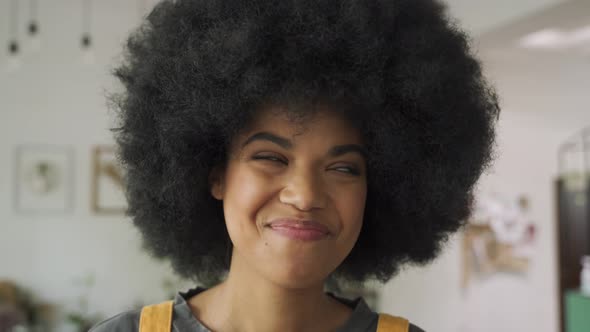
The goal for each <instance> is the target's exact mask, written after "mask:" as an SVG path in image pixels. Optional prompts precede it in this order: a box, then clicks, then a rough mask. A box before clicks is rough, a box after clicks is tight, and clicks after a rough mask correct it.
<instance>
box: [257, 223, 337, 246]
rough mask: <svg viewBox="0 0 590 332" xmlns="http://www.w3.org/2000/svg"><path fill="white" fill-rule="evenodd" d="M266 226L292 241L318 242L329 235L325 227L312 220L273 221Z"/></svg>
mask: <svg viewBox="0 0 590 332" xmlns="http://www.w3.org/2000/svg"><path fill="white" fill-rule="evenodd" d="M267 226H268V227H270V229H271V230H273V231H274V232H276V233H277V234H279V235H282V236H285V237H288V238H291V239H294V240H302V241H318V240H321V239H323V238H325V237H327V236H328V235H329V234H330V231H329V230H328V228H327V227H326V226H324V225H322V224H320V223H318V222H316V221H312V220H299V219H285V218H283V219H275V220H273V221H271V222H270V223H269V224H268V225H267Z"/></svg>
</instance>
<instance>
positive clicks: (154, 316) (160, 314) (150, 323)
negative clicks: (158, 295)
mask: <svg viewBox="0 0 590 332" xmlns="http://www.w3.org/2000/svg"><path fill="white" fill-rule="evenodd" d="M173 304H174V302H173V301H166V302H162V303H160V304H152V305H148V306H145V307H143V308H142V309H141V316H140V318H139V332H170V331H171V329H172V306H173Z"/></svg>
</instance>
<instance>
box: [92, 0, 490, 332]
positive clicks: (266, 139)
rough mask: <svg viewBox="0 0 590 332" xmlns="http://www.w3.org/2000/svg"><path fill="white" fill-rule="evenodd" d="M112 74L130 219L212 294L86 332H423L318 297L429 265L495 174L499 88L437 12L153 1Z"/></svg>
mask: <svg viewBox="0 0 590 332" xmlns="http://www.w3.org/2000/svg"><path fill="white" fill-rule="evenodd" d="M116 75H117V77H118V78H119V79H120V80H121V81H122V82H123V84H124V87H125V89H124V92H123V93H121V94H119V95H117V96H116V98H115V101H116V103H117V105H118V107H119V110H120V113H119V120H120V126H119V127H118V128H117V129H116V139H117V143H118V146H119V150H120V157H121V160H122V162H123V165H124V167H125V169H126V189H127V197H128V201H129V215H130V216H131V217H132V219H133V222H134V224H135V225H136V226H137V227H138V229H139V230H140V231H141V233H142V235H143V239H144V245H145V247H146V248H147V249H148V250H149V251H150V252H151V253H152V254H153V255H154V256H155V257H158V258H166V259H169V260H170V261H171V262H172V265H173V267H174V269H175V271H176V272H177V273H178V274H179V275H180V276H183V277H187V278H192V279H193V280H195V281H198V282H201V283H204V284H208V285H212V286H211V287H208V288H197V289H193V290H190V291H189V292H187V293H179V294H178V295H177V296H176V299H175V300H174V302H167V303H165V304H162V305H160V306H151V307H146V308H144V310H143V311H140V310H137V311H130V312H126V313H123V314H120V315H117V316H115V317H113V318H111V319H109V320H106V321H105V322H102V323H100V324H98V325H97V326H95V327H94V328H93V329H92V330H91V331H93V332H102V331H138V330H142V331H147V330H148V329H149V328H150V327H152V328H156V326H155V325H153V324H161V325H159V328H161V330H157V329H156V330H157V331H216V332H218V331H223V332H225V331H246V332H248V331H340V332H345V331H367V332H369V331H370V332H372V331H377V330H379V331H421V329H419V328H418V327H416V326H415V325H413V324H410V323H408V321H407V320H404V319H401V318H393V317H392V316H387V315H381V316H379V315H378V314H377V313H375V312H373V311H371V310H370V309H369V308H368V306H367V305H366V303H365V302H364V300H363V299H362V298H358V299H354V300H352V299H344V298H340V297H338V296H337V295H334V294H332V293H327V292H325V291H324V285H325V283H326V282H327V281H328V280H337V281H339V282H363V281H365V280H368V279H376V280H379V281H381V282H386V281H388V280H389V279H391V278H392V277H393V276H394V275H396V273H397V272H398V271H399V268H400V266H402V265H404V264H411V263H413V264H426V263H428V262H430V261H432V260H433V259H434V258H435V257H436V256H437V254H438V253H439V251H440V248H441V247H442V244H444V242H445V241H446V239H447V238H448V237H449V235H451V234H452V233H453V232H455V231H457V230H458V229H459V228H460V227H461V226H462V225H463V224H464V222H465V220H466V218H467V217H468V216H469V214H470V212H471V203H472V199H473V194H472V193H473V188H474V185H475V183H476V182H477V180H478V178H479V177H480V175H481V174H482V172H483V171H484V170H485V169H486V168H487V167H488V166H489V165H490V164H491V161H492V155H493V148H494V139H495V128H494V126H495V122H496V120H497V117H498V115H499V108H498V105H497V99H496V95H495V93H494V91H493V90H492V89H491V88H490V87H489V86H488V84H487V83H486V81H485V79H484V78H483V77H482V74H481V68H480V65H479V62H478V61H477V60H476V59H475V58H474V57H473V55H472V54H471V52H470V50H469V46H468V41H467V37H466V36H465V34H464V33H463V32H461V31H460V30H459V29H458V28H457V27H456V26H455V25H454V24H453V23H452V22H451V21H450V20H449V18H448V17H447V16H446V14H445V11H444V7H443V6H442V5H441V4H440V3H438V2H436V1H433V0H391V1H377V0H370V1H352V0H313V1H304V0H290V1H285V0H281V1H270V0H260V1H256V2H248V1H236V0H233V1H232V0H198V1H197V0H192V1H189V0H186V1H183V0H180V1H164V2H161V3H160V4H158V5H157V6H156V8H155V9H154V10H153V11H152V13H151V14H150V15H149V16H148V18H147V20H146V22H145V24H143V26H142V27H141V28H140V29H139V30H138V31H136V32H135V33H134V34H133V35H132V36H131V37H130V38H129V41H128V44H127V53H126V54H125V61H124V63H123V64H122V65H121V66H120V67H119V68H118V69H117V70H116ZM158 315H160V316H158ZM154 317H156V318H157V317H163V319H160V320H159V321H158V322H155V321H152V319H154ZM395 326H397V327H395ZM156 330H154V331H156Z"/></svg>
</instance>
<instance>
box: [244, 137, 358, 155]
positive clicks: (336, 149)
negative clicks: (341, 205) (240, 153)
mask: <svg viewBox="0 0 590 332" xmlns="http://www.w3.org/2000/svg"><path fill="white" fill-rule="evenodd" d="M254 141H270V142H272V143H275V144H277V145H279V146H280V147H282V148H284V149H286V150H291V149H293V142H291V141H290V140H289V139H287V138H284V137H281V136H277V135H275V134H272V133H269V132H266V131H262V132H259V133H256V134H254V135H252V136H250V137H249V138H248V139H247V140H246V141H245V142H244V143H243V144H242V148H244V147H245V146H246V145H248V144H250V143H252V142H254ZM349 152H356V153H358V154H360V155H361V156H362V157H363V158H365V159H367V158H368V156H369V154H368V152H367V149H365V148H364V147H363V146H361V145H358V144H345V145H336V146H333V147H332V148H330V150H329V151H328V155H329V156H330V157H338V156H341V155H343V154H346V153H349Z"/></svg>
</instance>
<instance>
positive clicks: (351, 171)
mask: <svg viewBox="0 0 590 332" xmlns="http://www.w3.org/2000/svg"><path fill="white" fill-rule="evenodd" d="M333 169H335V170H338V171H339V172H341V173H348V174H351V175H360V172H359V171H358V170H357V169H356V168H354V167H335V168H333Z"/></svg>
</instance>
